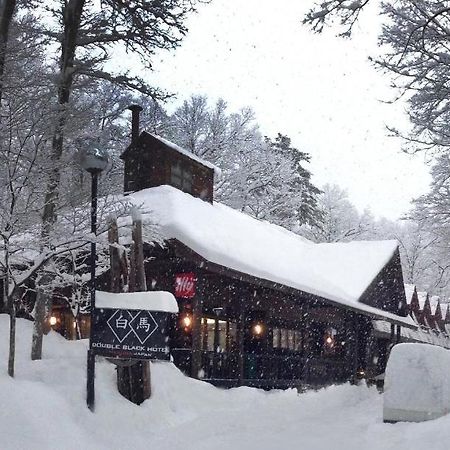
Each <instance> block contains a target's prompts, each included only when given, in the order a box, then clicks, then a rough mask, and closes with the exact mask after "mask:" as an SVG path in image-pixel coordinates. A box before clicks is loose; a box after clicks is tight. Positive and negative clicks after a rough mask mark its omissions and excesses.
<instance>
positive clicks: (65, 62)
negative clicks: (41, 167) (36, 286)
mask: <svg viewBox="0 0 450 450" xmlns="http://www.w3.org/2000/svg"><path fill="white" fill-rule="evenodd" d="M0 1H1V0H0ZM84 5H85V0H69V1H68V2H67V3H66V6H64V9H63V20H64V36H63V40H62V42H61V58H60V62H59V83H58V115H57V119H56V122H55V130H54V132H53V139H52V149H51V160H52V163H53V164H52V165H53V167H52V170H51V171H50V173H49V178H48V181H47V187H46V194H45V206H44V213H43V217H42V220H43V237H44V238H48V236H49V235H50V232H51V229H52V227H53V224H54V222H55V220H56V206H57V203H58V197H59V183H60V175H61V173H60V162H61V157H62V153H63V143H64V130H65V127H66V121H67V106H68V104H69V99H70V94H71V91H72V85H73V74H74V59H75V52H76V49H77V36H78V32H79V28H80V22H81V15H82V12H83V8H84Z"/></svg>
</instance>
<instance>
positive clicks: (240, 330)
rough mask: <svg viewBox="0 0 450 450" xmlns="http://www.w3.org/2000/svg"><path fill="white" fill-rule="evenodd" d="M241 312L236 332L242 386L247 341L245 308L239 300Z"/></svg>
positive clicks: (239, 375)
mask: <svg viewBox="0 0 450 450" xmlns="http://www.w3.org/2000/svg"><path fill="white" fill-rule="evenodd" d="M238 301H239V306H238V308H239V312H238V319H237V324H236V326H237V330H236V341H237V342H236V343H237V348H238V372H237V375H238V380H239V384H240V385H242V383H243V381H244V359H245V354H244V339H245V308H244V304H243V299H242V298H241V299H239V300H238Z"/></svg>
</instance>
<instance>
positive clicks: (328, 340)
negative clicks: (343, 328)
mask: <svg viewBox="0 0 450 450" xmlns="http://www.w3.org/2000/svg"><path fill="white" fill-rule="evenodd" d="M325 342H326V343H327V344H328V345H331V344H332V343H333V338H332V337H331V336H328V337H327V338H326V339H325Z"/></svg>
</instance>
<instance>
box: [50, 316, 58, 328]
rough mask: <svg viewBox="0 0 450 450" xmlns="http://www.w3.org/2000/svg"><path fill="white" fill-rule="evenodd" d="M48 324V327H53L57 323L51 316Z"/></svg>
mask: <svg viewBox="0 0 450 450" xmlns="http://www.w3.org/2000/svg"><path fill="white" fill-rule="evenodd" d="M49 322H50V325H51V326H52V327H54V326H55V325H56V322H58V319H57V318H56V317H55V316H51V317H50V320H49Z"/></svg>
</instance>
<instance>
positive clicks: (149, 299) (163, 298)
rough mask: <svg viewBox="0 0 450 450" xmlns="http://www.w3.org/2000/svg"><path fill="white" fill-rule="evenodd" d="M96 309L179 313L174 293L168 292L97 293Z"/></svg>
mask: <svg viewBox="0 0 450 450" xmlns="http://www.w3.org/2000/svg"><path fill="white" fill-rule="evenodd" d="M95 307H96V308H99V309H132V310H147V311H162V312H168V313H177V312H178V303H177V301H176V299H175V297H174V296H173V294H172V293H170V292H166V291H146V292H121V293H113V292H104V291H95Z"/></svg>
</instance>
